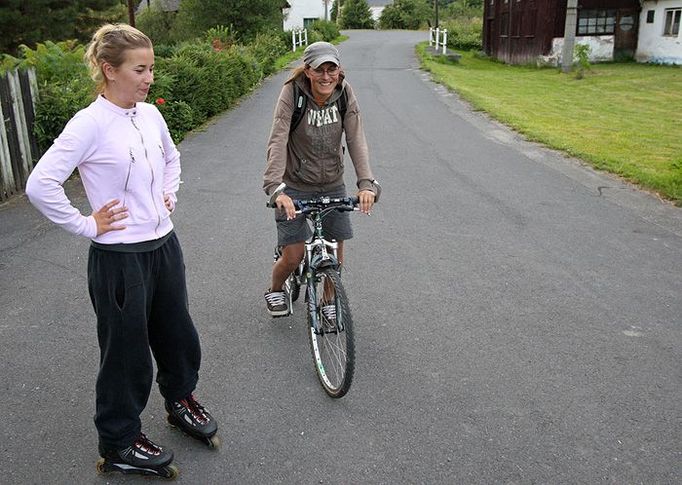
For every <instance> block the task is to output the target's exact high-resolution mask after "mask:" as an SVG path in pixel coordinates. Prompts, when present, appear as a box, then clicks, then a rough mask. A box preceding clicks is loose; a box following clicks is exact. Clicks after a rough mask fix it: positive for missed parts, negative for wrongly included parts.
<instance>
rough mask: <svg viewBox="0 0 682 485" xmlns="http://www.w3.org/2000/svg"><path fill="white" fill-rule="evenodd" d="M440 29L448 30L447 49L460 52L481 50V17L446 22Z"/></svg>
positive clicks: (458, 18)
mask: <svg viewBox="0 0 682 485" xmlns="http://www.w3.org/2000/svg"><path fill="white" fill-rule="evenodd" d="M442 27H443V28H445V29H447V30H448V47H451V48H453V49H460V50H481V49H482V48H483V44H482V32H483V19H482V18H481V17H457V18H455V19H451V20H447V21H446V22H445V23H444V24H443V25H442Z"/></svg>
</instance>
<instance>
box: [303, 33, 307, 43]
mask: <svg viewBox="0 0 682 485" xmlns="http://www.w3.org/2000/svg"><path fill="white" fill-rule="evenodd" d="M303 32H304V33H305V45H308V29H305V30H304V31H303Z"/></svg>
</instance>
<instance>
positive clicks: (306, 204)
mask: <svg viewBox="0 0 682 485" xmlns="http://www.w3.org/2000/svg"><path fill="white" fill-rule="evenodd" d="M372 183H373V184H374V185H375V186H376V187H377V194H376V196H375V198H374V202H375V203H376V202H378V201H379V194H381V185H379V182H377V181H376V180H374V181H373V182H372ZM286 187H287V185H286V184H285V183H284V182H282V183H281V184H279V185H278V186H277V188H276V189H275V190H274V191H273V192H272V195H270V199H269V200H268V201H267V202H266V203H265V206H266V207H270V208H271V209H275V208H276V207H277V204H276V203H275V201H276V200H277V197H279V195H280V194H281V193H282V192H284V189H286ZM293 202H294V206H295V207H296V209H298V210H297V211H296V212H297V213H300V212H303V213H306V214H307V213H309V212H313V211H315V210H321V209H326V208H328V207H332V206H333V207H334V208H335V209H337V210H340V211H352V210H355V209H356V208H357V206H358V202H359V199H358V197H357V196H352V197H328V196H322V197H316V198H314V199H308V200H294V201H293Z"/></svg>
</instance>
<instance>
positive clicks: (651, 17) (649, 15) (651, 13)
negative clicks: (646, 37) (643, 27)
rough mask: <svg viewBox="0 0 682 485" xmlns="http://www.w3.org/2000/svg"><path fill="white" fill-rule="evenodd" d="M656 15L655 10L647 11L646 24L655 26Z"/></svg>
mask: <svg viewBox="0 0 682 485" xmlns="http://www.w3.org/2000/svg"><path fill="white" fill-rule="evenodd" d="M655 13H656V11H655V10H647V12H646V23H647V24H653V23H654V14H655Z"/></svg>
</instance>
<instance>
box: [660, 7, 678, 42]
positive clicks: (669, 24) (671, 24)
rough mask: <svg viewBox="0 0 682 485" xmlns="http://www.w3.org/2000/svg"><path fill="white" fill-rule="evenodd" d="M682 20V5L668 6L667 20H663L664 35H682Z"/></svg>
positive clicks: (666, 11) (666, 10)
mask: <svg viewBox="0 0 682 485" xmlns="http://www.w3.org/2000/svg"><path fill="white" fill-rule="evenodd" d="M681 20H682V7H677V8H666V9H665V21H664V22H663V36H664V37H677V36H678V35H680V21H681Z"/></svg>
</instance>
